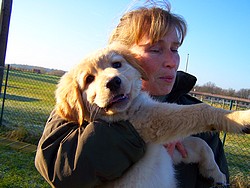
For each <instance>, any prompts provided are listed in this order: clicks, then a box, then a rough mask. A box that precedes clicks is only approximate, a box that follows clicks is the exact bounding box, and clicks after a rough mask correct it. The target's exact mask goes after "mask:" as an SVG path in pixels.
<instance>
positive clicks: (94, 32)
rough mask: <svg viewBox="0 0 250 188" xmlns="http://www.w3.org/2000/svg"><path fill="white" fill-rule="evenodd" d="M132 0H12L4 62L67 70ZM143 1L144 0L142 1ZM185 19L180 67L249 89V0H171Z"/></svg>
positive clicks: (96, 44)
mask: <svg viewBox="0 0 250 188" xmlns="http://www.w3.org/2000/svg"><path fill="white" fill-rule="evenodd" d="M132 2H133V1H132V0H122V1H118V0H106V1H100V0H91V1H83V0H74V1H66V0H53V1H51V0H40V1H39V0H36V1H34V0H22V1H20V0H14V1H13V7H12V16H11V24H10V30H9V40H8V48H7V55H6V64H11V63H15V64H27V65H36V66H42V67H47V68H54V69H61V70H66V71H67V70H69V69H70V68H71V67H72V66H73V65H74V64H76V63H78V62H79V61H81V60H82V59H83V58H84V57H85V56H86V55H87V54H89V53H91V52H93V51H95V50H97V49H99V48H102V47H104V46H105V45H106V44H107V39H108V36H109V33H110V32H111V31H112V29H113V28H114V27H115V26H116V24H117V23H118V20H119V18H120V16H121V15H122V14H123V13H124V11H125V10H126V9H127V8H128V7H129V5H131V3H132ZM142 2H143V1H142ZM169 2H170V3H171V7H172V12H173V13H176V14H179V15H182V16H183V17H184V18H185V20H186V21H187V23H188V34H187V37H186V39H185V41H184V44H183V45H182V46H181V48H180V49H179V54H180V56H181V64H180V68H179V70H183V71H185V69H186V61H187V54H189V61H188V62H189V63H188V69H187V72H189V73H191V74H194V75H195V76H196V77H197V78H198V82H197V84H199V85H203V84H205V83H207V82H212V83H215V84H216V86H218V87H222V88H224V89H229V88H232V89H235V90H239V89H242V88H244V89H250V46H249V45H250V11H249V7H250V1H249V0H237V1H235V0H199V1H198V0H188V1H185V0H170V1H169Z"/></svg>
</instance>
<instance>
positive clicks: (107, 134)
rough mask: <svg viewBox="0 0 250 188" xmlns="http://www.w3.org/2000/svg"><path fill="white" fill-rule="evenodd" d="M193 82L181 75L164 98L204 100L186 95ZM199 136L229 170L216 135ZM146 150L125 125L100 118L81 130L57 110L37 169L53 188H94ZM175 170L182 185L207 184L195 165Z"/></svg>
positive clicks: (46, 132) (41, 144)
mask: <svg viewBox="0 0 250 188" xmlns="http://www.w3.org/2000/svg"><path fill="white" fill-rule="evenodd" d="M195 81H196V79H195V77H193V76H191V75H188V74H186V73H183V72H178V76H177V80H176V84H175V86H174V88H173V91H172V92H171V93H170V94H169V95H168V96H167V98H166V100H167V101H169V102H177V103H180V104H193V103H198V102H200V101H198V100H197V99H195V98H193V97H190V96H189V95H188V94H187V93H188V92H189V91H190V90H191V89H192V87H193V86H194V84H195ZM201 137H204V139H205V140H206V141H207V142H208V144H209V145H210V146H211V147H212V149H213V151H214V152H215V156H216V161H217V162H218V164H219V166H220V168H221V169H222V171H223V172H224V173H225V172H227V165H226V159H225V157H224V152H223V148H222V144H221V142H220V140H219V138H218V135H217V134H202V135H201ZM145 149H146V146H145V143H144V141H143V140H142V139H141V138H140V136H139V135H138V133H137V132H136V131H135V129H134V128H133V126H132V125H131V124H130V123H129V122H127V121H126V122H125V121H122V122H117V123H112V124H107V123H106V122H104V121H100V120H97V121H95V122H92V123H88V122H84V124H83V125H82V126H81V127H79V126H78V125H77V124H76V123H73V122H67V121H65V120H64V119H62V118H60V117H59V116H58V115H56V114H55V113H54V111H53V112H52V113H51V115H50V117H49V119H48V121H47V123H46V125H45V128H44V132H43V135H42V137H41V139H40V141H39V144H38V147H37V153H36V157H35V166H36V168H37V170H38V171H39V172H40V173H41V175H42V176H43V177H44V178H45V179H46V180H47V181H48V182H49V184H50V185H51V186H52V187H72V188H77V187H81V188H83V187H94V186H95V185H100V184H101V183H103V182H106V181H109V180H113V179H115V178H117V177H120V176H121V175H122V174H123V173H124V172H125V171H126V170H127V169H128V168H129V167H131V166H132V165H133V164H134V163H136V162H137V161H138V160H139V159H140V158H141V157H143V155H144V153H145ZM176 170H177V179H178V181H179V180H180V181H181V185H183V186H181V187H185V186H186V187H188V188H192V187H195V186H193V184H196V182H201V181H202V184H204V183H203V182H205V181H203V179H201V177H200V176H199V175H198V168H197V165H195V164H194V165H185V164H181V165H179V166H177V167H176ZM182 174H185V175H182ZM183 177H185V178H183ZM198 187H201V186H198Z"/></svg>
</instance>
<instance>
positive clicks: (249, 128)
mask: <svg viewBox="0 0 250 188" xmlns="http://www.w3.org/2000/svg"><path fill="white" fill-rule="evenodd" d="M242 132H243V133H245V134H250V125H247V126H244V127H243V129H242Z"/></svg>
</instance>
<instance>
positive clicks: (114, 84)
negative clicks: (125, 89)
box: [106, 76, 122, 91]
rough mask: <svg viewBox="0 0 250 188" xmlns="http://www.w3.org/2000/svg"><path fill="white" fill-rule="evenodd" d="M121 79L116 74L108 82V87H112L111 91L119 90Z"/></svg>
mask: <svg viewBox="0 0 250 188" xmlns="http://www.w3.org/2000/svg"><path fill="white" fill-rule="evenodd" d="M121 83H122V81H121V79H120V78H119V77H118V76H115V77H114V78H112V79H111V80H109V82H108V83H107V84H106V87H107V88H109V89H110V91H117V90H118V89H119V88H120V86H121Z"/></svg>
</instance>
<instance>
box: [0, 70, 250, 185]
mask: <svg viewBox="0 0 250 188" xmlns="http://www.w3.org/2000/svg"><path fill="white" fill-rule="evenodd" d="M5 75H7V71H6V70H5ZM58 80H59V76H53V75H47V74H40V73H39V71H35V72H25V71H20V70H10V71H9V75H8V80H6V77H5V79H4V83H3V88H4V87H5V86H7V87H6V88H5V89H6V90H4V89H3V88H2V93H1V99H0V100H1V104H3V105H2V108H1V129H3V127H4V131H6V129H7V130H8V131H7V132H8V133H9V134H10V136H14V137H18V138H17V139H24V141H25V139H26V141H31V142H34V143H35V144H37V142H38V140H39V138H40V136H41V134H42V131H43V127H44V125H45V122H46V120H47V118H48V116H49V114H50V112H51V111H52V109H53V108H54V105H55V99H54V91H55V89H56V84H57V82H58ZM7 81H8V82H7ZM3 91H6V92H3ZM204 102H208V103H210V104H211V105H213V106H216V107H220V108H226V109H230V108H231V109H233V110H234V106H233V103H230V104H226V103H221V102H213V101H211V100H210V101H204ZM237 108H239V107H237ZM9 130H11V131H9ZM2 132H3V131H2ZM31 138H33V140H32V139H31ZM221 139H222V141H223V142H224V148H225V152H226V156H227V160H228V164H229V170H230V174H231V181H238V179H240V181H242V179H243V181H244V182H246V183H247V182H250V175H249V174H250V173H249V172H250V170H249V169H250V161H249V159H250V150H249V146H250V136H249V135H244V136H243V135H231V134H227V135H226V134H224V133H221Z"/></svg>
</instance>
